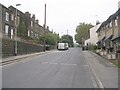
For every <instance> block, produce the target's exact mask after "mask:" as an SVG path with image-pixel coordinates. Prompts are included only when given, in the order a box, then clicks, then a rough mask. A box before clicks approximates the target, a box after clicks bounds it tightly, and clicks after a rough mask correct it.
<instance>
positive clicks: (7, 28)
mask: <svg viewBox="0 0 120 90" xmlns="http://www.w3.org/2000/svg"><path fill="white" fill-rule="evenodd" d="M8 31H9V25H5V36H6V37H8Z"/></svg>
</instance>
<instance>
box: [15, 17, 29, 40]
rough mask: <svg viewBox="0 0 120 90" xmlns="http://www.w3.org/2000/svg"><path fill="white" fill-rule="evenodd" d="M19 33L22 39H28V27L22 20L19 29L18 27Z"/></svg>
mask: <svg viewBox="0 0 120 90" xmlns="http://www.w3.org/2000/svg"><path fill="white" fill-rule="evenodd" d="M17 32H18V36H20V37H22V38H27V30H26V25H25V22H24V21H23V19H22V18H20V22H19V27H18V31H17Z"/></svg>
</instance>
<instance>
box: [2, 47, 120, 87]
mask: <svg viewBox="0 0 120 90" xmlns="http://www.w3.org/2000/svg"><path fill="white" fill-rule="evenodd" d="M2 79H3V80H2V85H3V88H104V87H105V88H117V87H118V70H117V68H116V67H115V66H114V65H112V64H111V63H109V62H107V61H105V60H104V59H101V58H100V57H99V56H97V55H95V54H93V53H90V52H88V51H82V50H81V49H80V48H71V49H69V50H66V51H57V50H56V51H52V52H51V53H47V54H43V55H38V56H36V57H30V58H27V59H24V60H22V61H21V62H18V63H14V64H10V65H6V66H4V67H3V68H2Z"/></svg>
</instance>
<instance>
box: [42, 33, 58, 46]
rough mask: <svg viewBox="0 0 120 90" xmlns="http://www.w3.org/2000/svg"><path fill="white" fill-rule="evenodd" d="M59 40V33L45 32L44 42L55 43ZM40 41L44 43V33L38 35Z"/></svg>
mask: <svg viewBox="0 0 120 90" xmlns="http://www.w3.org/2000/svg"><path fill="white" fill-rule="evenodd" d="M58 41H59V35H58V34H56V33H47V34H46V44H48V45H55V44H56V43H57V42H58ZM40 43H41V44H44V35H42V36H41V37H40Z"/></svg>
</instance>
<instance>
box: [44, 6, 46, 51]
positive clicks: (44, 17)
mask: <svg viewBox="0 0 120 90" xmlns="http://www.w3.org/2000/svg"><path fill="white" fill-rule="evenodd" d="M45 51H46V4H45V16H44V52H45Z"/></svg>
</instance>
